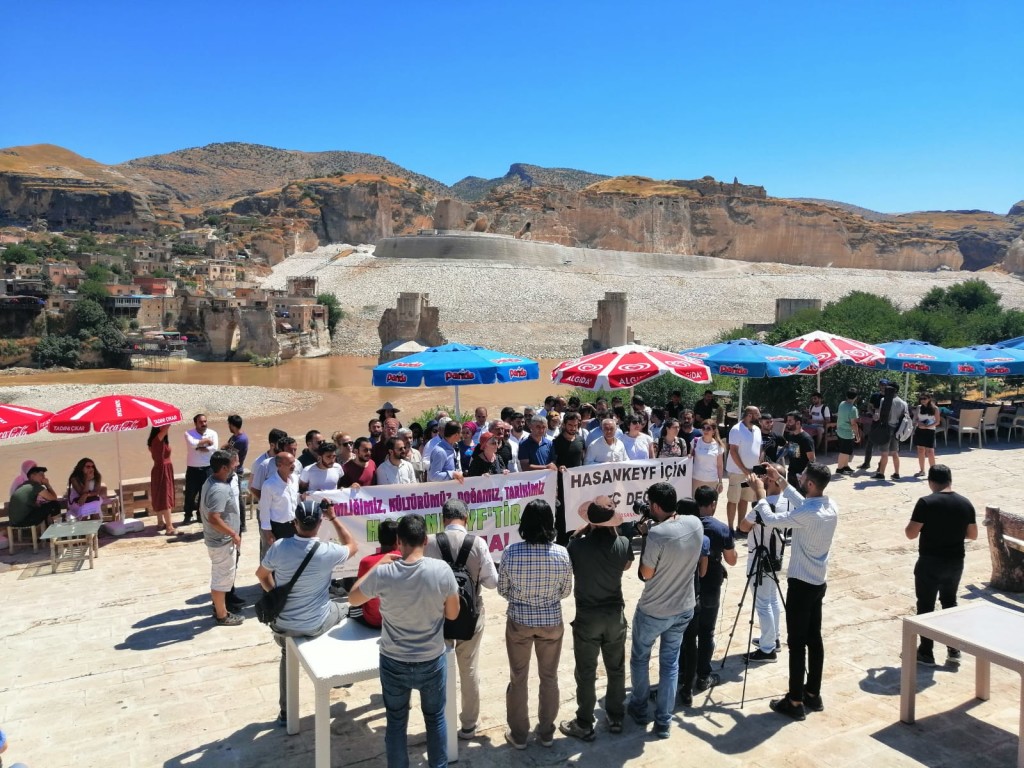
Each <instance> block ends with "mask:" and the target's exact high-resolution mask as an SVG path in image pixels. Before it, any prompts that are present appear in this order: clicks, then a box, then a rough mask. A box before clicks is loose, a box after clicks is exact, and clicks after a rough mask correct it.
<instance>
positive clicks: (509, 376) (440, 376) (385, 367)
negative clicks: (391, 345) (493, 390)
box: [373, 344, 540, 412]
mask: <svg viewBox="0 0 1024 768" xmlns="http://www.w3.org/2000/svg"><path fill="white" fill-rule="evenodd" d="M537 378H540V365H538V363H537V361H536V360H531V359H530V358H528V357H520V356H518V355H510V354H508V353H507V352H496V351H495V350H493V349H485V348H484V347H477V346H474V345H471V344H443V345H441V346H439V347H430V348H428V349H425V350H423V351H422V352H416V353H415V354H412V355H406V356H405V357H402V358H399V359H398V360H391V361H390V362H387V363H381V364H380V365H378V366H377V367H375V368H374V369H373V386H375V387H419V386H426V387H452V386H454V387H455V411H456V412H458V411H459V387H461V386H465V385H468V384H505V383H510V382H516V381H530V380H532V379H537Z"/></svg>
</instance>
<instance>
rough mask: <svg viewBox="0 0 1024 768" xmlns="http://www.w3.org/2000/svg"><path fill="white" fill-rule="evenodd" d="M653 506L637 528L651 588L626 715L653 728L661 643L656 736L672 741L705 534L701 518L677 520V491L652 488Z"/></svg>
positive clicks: (636, 640)
mask: <svg viewBox="0 0 1024 768" xmlns="http://www.w3.org/2000/svg"><path fill="white" fill-rule="evenodd" d="M647 500H648V503H649V505H650V509H649V511H647V514H646V515H645V519H644V520H642V521H641V522H640V523H639V524H638V525H637V532H638V533H639V534H640V535H641V536H643V545H642V547H641V550H640V568H639V576H640V579H641V581H643V582H645V583H644V591H643V594H642V595H640V600H639V602H638V603H637V606H636V612H635V613H634V614H633V645H632V649H631V651H630V657H629V670H630V675H631V677H632V681H633V692H632V695H631V696H630V699H629V703H628V705H627V706H626V711H627V712H628V713H629V716H630V717H632V718H633V720H635V721H636V722H637V723H638V724H639V725H646V724H647V722H648V720H647V702H648V698H649V695H650V690H651V685H650V663H651V649H652V648H653V647H654V643H655V641H656V640H658V639H659V638H660V639H661V642H660V644H659V645H660V648H659V657H658V671H659V678H658V700H657V708H656V710H655V715H654V733H655V735H656V736H658V738H661V739H667V738H668V737H669V726H670V724H671V722H672V710H673V707H674V705H675V699H676V684H677V682H678V679H679V646H680V645H681V644H682V641H683V633H684V632H685V631H686V626H687V625H688V624H689V623H690V619H692V618H693V610H694V604H695V600H694V595H693V576H694V571H695V570H696V568H697V561H698V559H699V558H700V552H701V544H702V542H703V540H704V528H703V527H702V526H701V524H700V521H699V520H698V519H696V518H695V517H690V516H685V517H679V516H677V515H676V489H675V488H673V487H672V486H671V485H670V484H668V483H664V482H662V483H655V484H654V485H652V486H651V487H650V488H648V489H647Z"/></svg>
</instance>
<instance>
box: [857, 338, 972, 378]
mask: <svg viewBox="0 0 1024 768" xmlns="http://www.w3.org/2000/svg"><path fill="white" fill-rule="evenodd" d="M877 346H879V347H881V348H882V349H884V350H885V360H884V361H882V362H880V363H875V364H867V365H866V366H865V367H868V368H879V369H884V370H888V371H902V372H903V373H905V374H907V375H908V376H909V375H910V374H911V373H926V374H929V375H931V376H984V375H985V366H984V365H982V364H981V362H979V361H978V360H977V359H975V358H973V357H970V356H968V355H965V354H963V353H962V352H959V351H957V350H954V349H946V348H945V347H937V346H935V345H934V344H929V343H928V342H927V341H919V340H917V339H902V340H901V341H887V342H886V343H885V344H878V345H877Z"/></svg>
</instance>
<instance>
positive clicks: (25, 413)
mask: <svg viewBox="0 0 1024 768" xmlns="http://www.w3.org/2000/svg"><path fill="white" fill-rule="evenodd" d="M52 418H53V414H52V413H50V412H49V411H40V410H39V409H38V408H29V407H28V406H25V405H10V404H5V405H0V440H6V439H7V438H9V437H22V436H23V435H31V434H32V433H33V432H38V431H39V430H40V429H46V425H47V424H49V423H50V419H52Z"/></svg>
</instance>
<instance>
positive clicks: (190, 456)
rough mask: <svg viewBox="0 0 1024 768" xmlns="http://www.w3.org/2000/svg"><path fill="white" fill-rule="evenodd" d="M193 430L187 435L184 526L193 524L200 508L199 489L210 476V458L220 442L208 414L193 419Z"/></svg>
mask: <svg viewBox="0 0 1024 768" xmlns="http://www.w3.org/2000/svg"><path fill="white" fill-rule="evenodd" d="M192 424H193V425H194V426H193V428H192V429H190V430H188V432H186V433H185V444H186V446H187V451H188V452H187V458H186V461H185V463H186V465H187V466H186V468H185V519H184V520H183V521H182V525H191V524H192V515H193V514H194V513H195V511H196V510H197V509H198V508H199V489H200V488H202V487H203V483H205V482H206V478H208V477H209V476H210V471H211V470H210V457H211V456H212V455H213V452H214V451H216V450H217V446H218V445H220V441H219V440H218V439H217V433H216V432H214V431H213V430H212V429H210V428H209V427H208V426H207V419H206V414H204V413H197V414H196V415H195V416H193V417H192Z"/></svg>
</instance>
